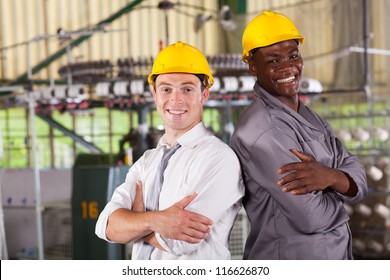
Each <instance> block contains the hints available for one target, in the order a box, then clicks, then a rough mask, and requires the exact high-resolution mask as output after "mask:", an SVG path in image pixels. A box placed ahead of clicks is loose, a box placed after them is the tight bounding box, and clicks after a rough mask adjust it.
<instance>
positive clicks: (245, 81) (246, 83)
mask: <svg viewBox="0 0 390 280" xmlns="http://www.w3.org/2000/svg"><path fill="white" fill-rule="evenodd" d="M238 80H239V81H240V85H241V86H240V92H250V91H252V90H253V85H254V84H255V82H256V79H255V77H253V76H241V77H239V78H238Z"/></svg>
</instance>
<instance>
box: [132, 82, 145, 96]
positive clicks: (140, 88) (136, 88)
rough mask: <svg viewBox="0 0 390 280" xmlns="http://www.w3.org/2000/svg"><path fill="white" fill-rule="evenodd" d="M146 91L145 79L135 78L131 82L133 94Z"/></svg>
mask: <svg viewBox="0 0 390 280" xmlns="http://www.w3.org/2000/svg"><path fill="white" fill-rule="evenodd" d="M144 91H145V87H144V81H142V80H135V81H131V82H130V92H131V94H132V95H141V94H143V93H144Z"/></svg>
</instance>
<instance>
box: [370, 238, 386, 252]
mask: <svg viewBox="0 0 390 280" xmlns="http://www.w3.org/2000/svg"><path fill="white" fill-rule="evenodd" d="M367 247H368V248H369V249H371V250H373V251H375V252H376V253H382V252H383V249H384V248H383V245H382V244H381V243H379V242H378V241H376V240H372V239H371V240H369V241H368V242H367Z"/></svg>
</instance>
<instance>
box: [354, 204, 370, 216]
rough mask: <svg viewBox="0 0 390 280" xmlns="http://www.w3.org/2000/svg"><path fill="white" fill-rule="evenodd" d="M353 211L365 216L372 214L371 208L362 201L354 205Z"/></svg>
mask: <svg viewBox="0 0 390 280" xmlns="http://www.w3.org/2000/svg"><path fill="white" fill-rule="evenodd" d="M355 211H356V212H357V213H359V214H360V215H362V216H363V217H366V218H368V217H370V216H371V215H372V209H371V208H370V207H368V206H367V205H365V204H363V203H359V204H357V205H356V206H355Z"/></svg>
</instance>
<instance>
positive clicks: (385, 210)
mask: <svg viewBox="0 0 390 280" xmlns="http://www.w3.org/2000/svg"><path fill="white" fill-rule="evenodd" d="M374 212H375V213H377V214H378V215H379V216H381V217H382V218H383V219H390V208H389V207H387V206H386V205H383V204H382V203H377V204H375V206H374Z"/></svg>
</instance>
